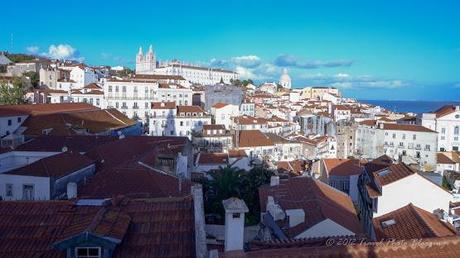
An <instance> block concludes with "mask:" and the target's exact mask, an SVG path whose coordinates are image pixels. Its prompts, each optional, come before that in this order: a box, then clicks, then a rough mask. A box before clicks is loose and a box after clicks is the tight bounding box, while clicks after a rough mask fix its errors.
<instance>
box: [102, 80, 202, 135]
mask: <svg viewBox="0 0 460 258" xmlns="http://www.w3.org/2000/svg"><path fill="white" fill-rule="evenodd" d="M182 81H183V78H179V77H177V76H157V75H152V76H148V77H135V78H128V79H120V80H118V79H108V80H106V81H105V83H104V84H103V90H104V98H105V103H104V105H105V106H104V107H105V108H113V107H114V108H117V109H118V110H120V111H121V112H123V113H124V114H125V115H127V116H128V117H137V118H139V119H141V120H142V121H143V122H145V123H147V122H148V117H149V116H150V115H151V110H150V105H151V102H171V101H174V102H175V103H176V104H177V105H191V104H192V97H193V91H192V90H191V89H190V88H186V87H184V86H181V85H180V84H179V82H182ZM160 135H161V134H160Z"/></svg>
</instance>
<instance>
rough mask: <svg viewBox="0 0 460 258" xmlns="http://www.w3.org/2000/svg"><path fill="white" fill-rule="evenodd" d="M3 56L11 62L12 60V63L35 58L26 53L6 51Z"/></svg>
mask: <svg viewBox="0 0 460 258" xmlns="http://www.w3.org/2000/svg"><path fill="white" fill-rule="evenodd" d="M5 56H6V57H8V59H10V60H11V62H13V63H19V62H25V61H31V60H35V59H36V57H35V56H33V55H26V54H9V53H6V54H5Z"/></svg>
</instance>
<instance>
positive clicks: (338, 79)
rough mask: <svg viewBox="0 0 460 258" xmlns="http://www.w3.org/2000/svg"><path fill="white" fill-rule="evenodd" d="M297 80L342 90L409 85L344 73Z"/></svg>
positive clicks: (302, 77) (397, 81) (307, 75)
mask: <svg viewBox="0 0 460 258" xmlns="http://www.w3.org/2000/svg"><path fill="white" fill-rule="evenodd" d="M299 79H302V80H304V81H306V83H307V85H330V86H334V87H337V88H342V89H352V88H353V89H370V88H374V89H396V88H401V87H406V86H409V85H410V83H409V82H406V81H402V80H396V79H384V78H377V77H374V76H370V75H357V76H353V75H350V74H346V73H337V74H332V75H325V74H322V73H316V74H302V75H300V76H299Z"/></svg>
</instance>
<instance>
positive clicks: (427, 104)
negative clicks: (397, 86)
mask: <svg viewBox="0 0 460 258" xmlns="http://www.w3.org/2000/svg"><path fill="white" fill-rule="evenodd" d="M357 100H358V101H359V102H361V103H366V104H372V105H376V106H380V107H383V108H385V109H388V110H391V111H393V112H412V113H417V114H420V113H426V112H432V111H435V110H437V109H439V108H441V107H442V106H444V105H460V101H452V100H377V99H357Z"/></svg>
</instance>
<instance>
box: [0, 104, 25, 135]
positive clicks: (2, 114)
mask: <svg viewBox="0 0 460 258" xmlns="http://www.w3.org/2000/svg"><path fill="white" fill-rule="evenodd" d="M28 116H29V114H28V113H27V112H24V111H20V110H14V109H11V110H9V109H7V108H5V106H4V108H3V109H1V110H0V138H2V137H4V136H5V135H10V134H12V133H14V132H16V130H18V128H19V127H20V126H21V124H22V123H23V122H24V121H25V120H26V118H27V117H28Z"/></svg>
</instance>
